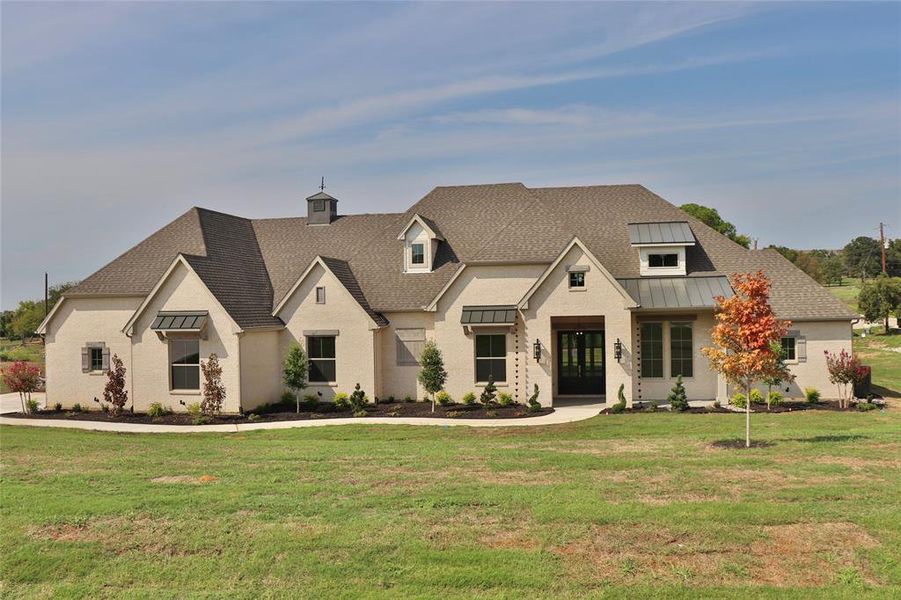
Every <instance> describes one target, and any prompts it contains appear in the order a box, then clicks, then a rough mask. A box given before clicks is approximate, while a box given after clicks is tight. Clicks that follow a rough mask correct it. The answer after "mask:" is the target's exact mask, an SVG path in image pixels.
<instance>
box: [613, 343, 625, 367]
mask: <svg viewBox="0 0 901 600" xmlns="http://www.w3.org/2000/svg"><path fill="white" fill-rule="evenodd" d="M622 357H623V343H622V342H621V341H619V338H616V341H615V342H613V358H615V359H616V362H619V361H620V359H622Z"/></svg>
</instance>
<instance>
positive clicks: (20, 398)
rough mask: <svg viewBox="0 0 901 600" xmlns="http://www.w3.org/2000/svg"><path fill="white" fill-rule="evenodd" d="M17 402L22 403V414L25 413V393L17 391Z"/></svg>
mask: <svg viewBox="0 0 901 600" xmlns="http://www.w3.org/2000/svg"><path fill="white" fill-rule="evenodd" d="M19 402H21V403H22V414H23V415H24V414H25V394H23V393H22V392H19Z"/></svg>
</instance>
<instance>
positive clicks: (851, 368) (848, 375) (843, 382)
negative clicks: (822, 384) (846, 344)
mask: <svg viewBox="0 0 901 600" xmlns="http://www.w3.org/2000/svg"><path fill="white" fill-rule="evenodd" d="M825 354H826V369H828V371H829V381H831V382H832V383H834V384H836V385H837V386H838V405H839V408H848V405H849V403H850V400H851V395H852V394H853V393H854V384H855V383H857V382H859V381H860V380H861V379H863V377H864V373H865V371H864V368H863V366H862V365H861V364H860V359H859V358H857V357H856V356H853V355H851V354H850V353H848V352H847V351H845V350H842V351H841V352H840V353H838V354H832V353H831V352H829V351H828V350H826V351H825Z"/></svg>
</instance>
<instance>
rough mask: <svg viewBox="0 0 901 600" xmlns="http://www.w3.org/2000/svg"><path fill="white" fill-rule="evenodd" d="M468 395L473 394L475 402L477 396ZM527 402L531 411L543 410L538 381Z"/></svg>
mask: <svg viewBox="0 0 901 600" xmlns="http://www.w3.org/2000/svg"><path fill="white" fill-rule="evenodd" d="M467 395H470V396H472V400H473V402H475V399H476V398H475V396H474V395H472V394H467ZM465 399H466V398H465V397H464V400H465ZM526 404H527V406H528V410H529V412H537V411H539V410H541V403H540V402H538V384H537V383H536V384H535V392H534V393H533V394H532V395H531V396H529V400H528V401H527V402H526Z"/></svg>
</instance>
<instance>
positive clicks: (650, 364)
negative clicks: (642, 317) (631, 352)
mask: <svg viewBox="0 0 901 600" xmlns="http://www.w3.org/2000/svg"><path fill="white" fill-rule="evenodd" d="M641 376H642V377H663V324H661V323H644V324H642V326H641Z"/></svg>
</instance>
